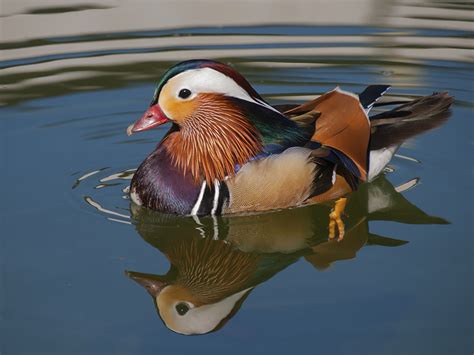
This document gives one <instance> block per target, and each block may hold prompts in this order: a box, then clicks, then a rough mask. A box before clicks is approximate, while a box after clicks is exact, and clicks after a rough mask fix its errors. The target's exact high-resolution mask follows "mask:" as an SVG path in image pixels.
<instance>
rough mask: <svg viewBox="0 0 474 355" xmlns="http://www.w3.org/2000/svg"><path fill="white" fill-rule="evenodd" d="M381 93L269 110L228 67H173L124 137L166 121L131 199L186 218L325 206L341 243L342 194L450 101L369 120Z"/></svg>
mask: <svg viewBox="0 0 474 355" xmlns="http://www.w3.org/2000/svg"><path fill="white" fill-rule="evenodd" d="M388 88H389V86H385V85H372V86H369V87H367V88H366V89H365V90H364V91H363V92H362V93H360V94H359V95H355V94H353V93H350V92H346V91H343V90H341V89H339V88H335V89H334V90H332V91H330V92H328V93H326V94H324V95H321V96H319V97H318V98H316V99H314V100H312V101H309V102H307V103H305V104H302V105H279V106H275V107H273V106H271V105H270V104H268V103H267V102H266V101H265V100H264V99H263V98H262V97H261V96H260V95H259V94H258V93H257V92H256V91H255V89H254V88H253V87H252V86H251V85H250V84H249V82H248V81H247V80H246V79H245V78H244V77H243V76H242V75H241V74H239V73H238V72H237V71H236V70H234V69H233V68H231V67H230V66H228V65H225V64H223V63H219V62H216V61H212V60H190V61H185V62H182V63H179V64H177V65H175V66H174V67H172V68H171V69H169V70H168V71H167V72H166V73H165V74H164V76H163V78H162V79H161V81H160V82H159V84H158V86H157V88H156V90H155V93H154V96H153V99H152V102H151V104H150V106H149V108H148V110H147V111H146V112H145V114H144V115H143V116H142V117H141V118H140V119H139V120H138V121H137V122H136V123H134V124H133V125H130V126H129V127H128V129H127V133H128V134H132V133H135V132H141V131H146V130H149V129H151V128H154V127H157V126H159V125H162V124H164V123H167V122H170V123H171V128H170V129H169V131H168V132H167V133H166V135H165V136H164V138H163V139H162V140H161V142H160V143H159V144H158V146H157V148H156V149H155V150H154V151H153V152H152V153H151V154H150V155H149V156H148V157H147V158H146V159H145V161H143V163H142V164H141V165H140V166H139V168H138V169H137V171H136V173H135V175H134V177H133V179H132V181H131V185H130V197H131V200H132V201H133V202H134V203H136V204H138V205H143V206H145V207H148V208H150V209H152V210H156V211H160V212H164V213H171V214H180V215H193V216H202V215H219V214H235V213H249V212H261V211H266V210H274V209H284V208H289V207H296V206H303V205H308V204H314V203H322V202H326V201H333V200H334V201H336V203H335V207H334V209H333V211H332V212H331V213H330V223H329V237H330V238H333V237H335V235H336V227H337V229H338V231H339V239H341V238H342V236H343V234H344V224H343V222H342V219H341V215H342V212H343V210H344V207H345V203H346V200H345V198H344V196H346V195H347V194H348V193H350V192H352V191H354V190H356V189H357V187H358V186H359V185H360V184H361V183H363V182H365V181H370V180H371V179H373V178H374V177H375V176H377V175H378V174H380V173H381V172H382V171H383V169H384V167H385V166H386V165H387V164H388V163H389V161H390V159H391V158H392V157H393V155H394V154H395V152H396V150H397V149H398V147H399V146H400V145H401V143H402V142H403V141H404V140H406V139H407V138H410V137H413V136H414V135H416V134H419V133H421V132H424V131H426V130H428V129H431V128H433V127H436V126H438V125H440V124H441V123H442V122H443V121H444V120H446V118H447V117H448V116H449V112H448V109H449V106H450V105H451V103H452V102H453V99H452V97H450V96H449V95H448V94H447V93H435V94H433V95H431V96H426V97H421V98H418V99H416V100H413V101H411V102H408V103H404V104H402V105H401V106H398V107H395V108H393V109H391V110H389V111H385V112H383V113H379V114H376V115H373V116H371V117H369V116H368V113H369V111H370V109H371V108H372V107H374V105H378V104H376V101H377V100H378V99H379V98H380V97H381V96H382V95H383V94H384V93H385V92H386V91H387V89H388ZM392 103H394V102H392ZM398 104H399V102H398ZM379 105H383V104H379Z"/></svg>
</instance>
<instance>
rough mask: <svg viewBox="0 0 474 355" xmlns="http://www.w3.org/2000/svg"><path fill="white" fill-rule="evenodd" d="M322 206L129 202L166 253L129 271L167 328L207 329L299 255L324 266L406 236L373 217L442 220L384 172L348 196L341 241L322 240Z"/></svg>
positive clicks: (141, 227) (140, 225)
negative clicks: (176, 207) (374, 223)
mask: <svg viewBox="0 0 474 355" xmlns="http://www.w3.org/2000/svg"><path fill="white" fill-rule="evenodd" d="M327 210H328V206H323V205H317V206H308V207H306V208H301V209H286V210H280V211H273V212H270V213H261V214H258V215H239V216H231V217H230V216H229V217H227V216H221V217H212V218H210V217H204V218H200V219H199V218H198V219H197V220H195V219H191V218H183V217H181V216H176V215H170V214H160V213H155V212H154V211H152V210H149V209H147V208H143V207H140V206H137V205H134V206H132V209H131V211H132V217H133V220H134V222H135V223H134V224H135V227H136V229H137V232H138V233H139V234H140V236H141V237H142V238H143V239H144V240H145V241H146V242H147V243H149V244H150V245H151V246H153V247H154V248H157V249H158V250H159V251H160V252H161V253H163V254H164V255H165V256H166V258H167V259H168V260H169V262H170V264H171V267H170V269H169V271H168V272H167V273H166V274H165V275H158V274H152V273H142V272H135V271H126V275H127V276H128V277H130V278H131V279H132V280H134V281H136V282H137V283H138V284H140V285H141V286H143V287H144V288H145V289H146V290H147V292H148V293H149V294H150V295H151V296H152V299H153V303H154V305H155V309H156V311H157V313H158V315H159V316H160V318H161V319H162V320H163V322H164V323H165V325H166V326H167V327H168V328H169V329H171V330H172V331H174V332H177V333H180V334H186V335H190V334H205V333H209V332H213V331H217V330H218V329H220V328H222V327H223V326H224V325H225V324H226V323H227V322H228V321H229V320H230V319H231V318H232V317H233V316H234V315H236V314H237V312H238V311H239V310H240V308H241V307H242V305H243V303H244V301H245V300H246V298H247V297H248V296H249V295H250V293H251V292H252V291H253V290H254V289H255V288H256V287H257V286H258V285H260V284H262V283H264V282H267V281H268V280H269V279H271V278H272V277H273V276H274V275H276V274H277V273H279V272H281V271H283V270H284V269H285V268H287V267H288V266H289V265H291V264H293V263H295V262H296V261H297V260H299V259H300V258H302V257H304V259H305V260H306V261H307V262H309V263H310V264H311V265H312V266H314V267H315V268H316V269H318V270H324V269H327V268H328V267H330V266H331V265H332V264H333V263H335V262H338V261H340V260H347V259H353V258H355V257H356V255H357V252H358V251H359V250H360V249H361V248H362V247H363V246H365V245H379V246H384V247H396V246H401V245H404V244H406V243H407V241H404V240H399V239H393V238H388V237H383V236H379V235H376V234H373V233H370V232H369V221H371V220H387V221H396V222H402V223H416V224H443V223H446V221H445V220H443V219H442V218H439V217H433V216H429V215H427V214H426V213H424V212H423V211H421V210H420V209H419V208H417V207H416V206H414V205H412V204H411V203H410V202H409V201H408V200H406V199H405V198H404V197H403V196H402V195H401V194H400V193H398V192H397V191H396V189H395V188H394V187H393V186H392V185H391V183H390V182H389V181H388V180H387V179H385V178H384V177H383V176H381V177H380V178H377V179H376V180H375V181H374V182H373V183H371V184H364V185H363V186H361V188H360V189H358V190H357V191H356V192H355V193H354V194H351V195H350V196H349V198H348V201H347V210H348V213H349V215H348V217H347V218H348V220H347V223H346V225H347V228H346V236H345V238H344V239H343V240H342V241H340V242H336V241H335V240H330V241H328V240H327V237H326V236H325V235H323V233H322V230H323V226H324V225H325V224H327V218H328V214H327ZM176 225H179V226H180V228H178V229H176ZM171 232H172V233H171ZM311 281H312V279H311V280H308V282H311Z"/></svg>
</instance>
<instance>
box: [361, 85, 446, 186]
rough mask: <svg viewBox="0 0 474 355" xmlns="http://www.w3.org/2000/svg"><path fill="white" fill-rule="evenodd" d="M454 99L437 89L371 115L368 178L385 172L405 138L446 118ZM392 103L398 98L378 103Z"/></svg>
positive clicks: (440, 123) (431, 127) (439, 124)
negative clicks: (430, 93) (429, 93)
mask: <svg viewBox="0 0 474 355" xmlns="http://www.w3.org/2000/svg"><path fill="white" fill-rule="evenodd" d="M453 101H454V98H453V97H452V96H449V95H448V93H446V92H443V93H434V94H433V95H430V96H424V97H420V98H419V99H416V100H413V101H411V102H408V103H405V104H403V105H401V106H397V107H395V108H394V109H392V110H389V111H385V112H382V113H379V114H377V115H374V116H372V117H370V123H371V134H370V144H369V164H368V165H369V172H368V176H367V178H368V180H369V181H370V180H373V179H374V178H375V177H376V176H378V175H379V174H380V173H381V172H382V170H383V169H384V168H385V166H386V165H387V164H388V163H389V162H390V160H391V159H392V157H393V156H394V154H395V153H396V152H397V150H398V148H399V147H400V145H401V144H402V143H403V142H404V141H406V140H407V139H410V138H412V137H415V136H417V135H419V134H421V133H424V132H426V131H429V130H431V129H434V128H436V127H439V126H441V125H442V124H443V123H444V122H446V121H447V120H448V118H449V117H450V115H451V112H450V109H449V107H450V106H451V104H452V103H453ZM391 104H399V102H387V103H382V104H375V106H382V105H391Z"/></svg>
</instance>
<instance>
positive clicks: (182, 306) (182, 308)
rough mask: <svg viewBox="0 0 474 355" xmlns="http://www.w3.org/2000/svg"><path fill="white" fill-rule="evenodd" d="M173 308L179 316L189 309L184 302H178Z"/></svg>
mask: <svg viewBox="0 0 474 355" xmlns="http://www.w3.org/2000/svg"><path fill="white" fill-rule="evenodd" d="M175 308H176V312H178V314H179V315H180V316H184V315H185V314H186V313H188V311H189V307H188V305H187V304H186V303H178V304H177V305H176V307H175Z"/></svg>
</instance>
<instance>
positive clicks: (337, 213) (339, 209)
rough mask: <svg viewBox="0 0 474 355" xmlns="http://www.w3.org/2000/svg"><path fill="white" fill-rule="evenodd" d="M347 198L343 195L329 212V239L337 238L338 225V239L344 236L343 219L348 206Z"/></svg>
mask: <svg viewBox="0 0 474 355" xmlns="http://www.w3.org/2000/svg"><path fill="white" fill-rule="evenodd" d="M346 202H347V198H345V197H341V198H340V199H338V200H337V201H336V202H335V204H334V208H333V209H332V211H331V213H330V214H329V239H334V238H336V226H337V230H338V232H339V233H338V237H337V241H338V242H339V241H341V240H342V239H343V238H344V222H343V221H342V215H343V213H344V209H345V208H346Z"/></svg>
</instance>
